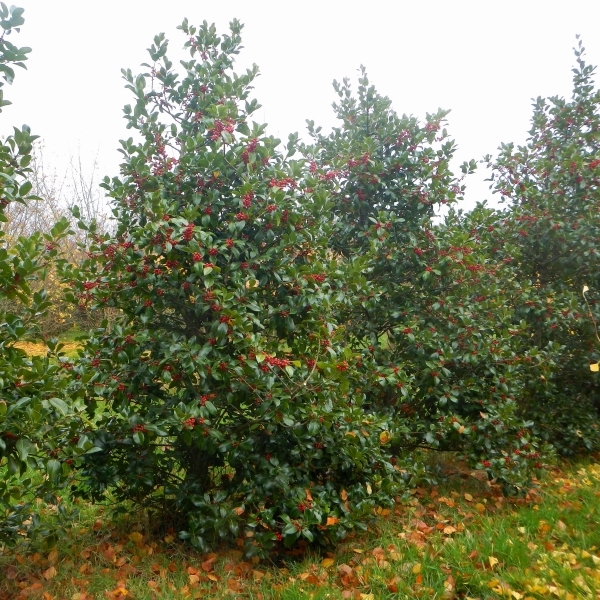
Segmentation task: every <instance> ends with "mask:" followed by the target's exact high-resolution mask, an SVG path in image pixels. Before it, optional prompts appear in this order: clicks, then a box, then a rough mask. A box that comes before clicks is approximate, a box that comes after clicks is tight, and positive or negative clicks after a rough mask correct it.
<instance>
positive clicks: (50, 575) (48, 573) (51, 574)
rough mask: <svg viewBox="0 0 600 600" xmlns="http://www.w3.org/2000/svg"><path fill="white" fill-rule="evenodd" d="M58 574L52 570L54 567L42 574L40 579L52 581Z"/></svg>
mask: <svg viewBox="0 0 600 600" xmlns="http://www.w3.org/2000/svg"><path fill="white" fill-rule="evenodd" d="M57 573H58V571H57V570H56V569H55V568H54V567H48V568H47V569H46V570H45V571H44V572H43V573H42V577H43V578H44V579H45V580H46V581H50V579H52V578H53V577H55V576H56V574H57Z"/></svg>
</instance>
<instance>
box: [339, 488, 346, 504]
mask: <svg viewBox="0 0 600 600" xmlns="http://www.w3.org/2000/svg"><path fill="white" fill-rule="evenodd" d="M340 498H341V499H342V501H343V502H346V500H348V492H347V491H346V490H342V491H341V492H340Z"/></svg>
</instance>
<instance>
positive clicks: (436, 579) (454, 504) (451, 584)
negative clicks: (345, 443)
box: [0, 462, 600, 600]
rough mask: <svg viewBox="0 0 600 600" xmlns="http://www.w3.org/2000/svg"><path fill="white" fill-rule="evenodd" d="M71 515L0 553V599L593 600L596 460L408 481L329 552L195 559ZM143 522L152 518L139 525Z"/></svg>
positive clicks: (128, 527)
mask: <svg viewBox="0 0 600 600" xmlns="http://www.w3.org/2000/svg"><path fill="white" fill-rule="evenodd" d="M79 507H80V509H81V516H80V518H79V521H78V522H77V523H75V524H74V526H73V529H72V530H71V531H70V533H69V534H68V535H67V536H66V537H65V538H64V539H63V540H62V541H61V543H60V544H59V546H58V547H57V548H56V549H54V550H52V551H51V552H47V551H46V552H39V551H38V552H36V551H35V550H34V549H31V548H30V549H26V548H25V547H24V548H21V549H20V550H17V551H14V550H13V551H5V552H4V553H2V554H0V599H2V600H4V599H21V598H43V599H44V600H53V599H57V600H58V599H63V598H66V599H71V600H89V599H91V598H94V599H100V598H108V599H113V600H117V599H119V600H120V599H123V598H140V599H143V598H161V599H167V600H168V599H175V598H244V599H263V600H266V599H273V600H274V599H282V600H300V599H312V600H325V599H332V600H333V599H341V598H352V599H357V600H359V599H362V600H377V599H380V598H381V599H386V598H407V599H412V598H432V599H435V598H439V599H450V598H464V599H476V598H477V599H482V600H483V599H488V598H498V599H499V598H511V599H514V600H531V599H536V600H539V599H543V598H564V599H565V600H576V599H579V598H597V597H598V596H597V590H600V554H599V550H600V465H598V464H597V463H595V462H587V463H579V464H572V465H563V466H562V467H561V468H560V469H556V470H555V471H553V472H551V473H549V474H548V476H547V477H546V479H545V480H544V481H542V482H538V484H537V486H536V488H534V489H532V490H531V491H530V493H529V494H528V495H527V496H526V497H525V498H523V499H513V500H510V499H506V498H504V497H502V495H501V493H500V490H499V489H498V488H497V487H496V486H494V485H489V484H487V483H486V482H482V481H481V480H480V479H478V478H477V477H475V476H473V474H470V473H468V472H465V473H462V474H460V475H458V476H457V477H455V478H454V479H452V480H449V481H448V482H447V483H446V484H444V485H443V486H439V487H429V488H424V487H421V488H417V489H416V490H414V493H413V495H412V497H411V498H410V499H408V500H404V501H398V502H397V503H396V506H395V508H394V509H393V510H392V511H389V512H388V511H380V513H381V514H380V515H379V516H378V517H376V518H375V519H374V521H373V523H372V525H371V527H370V531H369V533H368V534H366V535H364V536H363V537H351V538H349V539H347V540H345V541H344V543H343V544H341V545H340V546H338V547H337V548H335V549H330V551H329V552H327V551H324V552H322V553H316V551H315V550H314V549H311V548H299V549H295V550H293V551H289V552H280V553H279V554H277V555H274V556H273V557H272V558H271V559H270V560H266V561H265V560H263V561H258V560H257V559H254V560H252V561H249V560H245V559H244V557H243V556H242V553H241V551H240V550H239V547H240V546H241V544H242V540H239V545H236V544H233V545H232V546H231V547H223V548H220V549H217V550H216V551H215V553H214V554H208V555H201V554H198V553H197V552H194V551H193V550H191V549H190V548H189V547H188V546H185V545H183V544H181V543H179V542H178V541H177V540H176V539H175V536H174V535H173V534H171V533H167V534H166V535H162V536H161V537H157V536H153V535H152V534H150V533H149V530H148V527H147V524H146V521H145V519H144V518H142V517H141V516H139V515H138V514H136V513H135V512H133V513H131V514H129V515H126V516H125V517H123V518H121V520H111V519H110V518H109V517H108V516H107V514H108V513H107V512H105V511H106V508H105V507H103V506H90V505H87V504H85V503H81V504H80V505H79ZM150 529H152V528H150Z"/></svg>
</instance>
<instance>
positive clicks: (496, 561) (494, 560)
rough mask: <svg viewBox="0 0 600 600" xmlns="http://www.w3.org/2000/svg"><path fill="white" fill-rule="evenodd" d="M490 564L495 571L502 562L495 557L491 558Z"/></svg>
mask: <svg viewBox="0 0 600 600" xmlns="http://www.w3.org/2000/svg"><path fill="white" fill-rule="evenodd" d="M488 562H489V563H490V568H492V569H493V568H494V567H495V566H496V565H497V564H498V563H499V562H500V561H499V560H498V559H497V558H496V557H495V556H490V557H489V558H488Z"/></svg>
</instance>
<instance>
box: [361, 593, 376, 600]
mask: <svg viewBox="0 0 600 600" xmlns="http://www.w3.org/2000/svg"><path fill="white" fill-rule="evenodd" d="M360 598H361V600H375V595H374V594H361V595H360Z"/></svg>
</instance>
